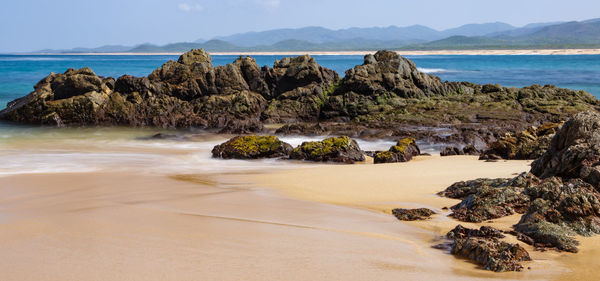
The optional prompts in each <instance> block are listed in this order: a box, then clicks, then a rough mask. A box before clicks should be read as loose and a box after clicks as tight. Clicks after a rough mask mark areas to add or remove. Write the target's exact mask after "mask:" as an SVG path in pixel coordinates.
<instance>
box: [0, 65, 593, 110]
mask: <svg viewBox="0 0 600 281" xmlns="http://www.w3.org/2000/svg"><path fill="white" fill-rule="evenodd" d="M253 57H254V58H255V59H256V61H257V63H258V64H259V65H270V66H271V65H273V62H274V61H275V60H277V59H280V58H282V57H284V56H266V55H263V56H253ZM407 57H408V58H409V59H411V60H413V61H414V62H415V63H416V65H417V67H419V68H420V69H421V70H422V71H424V72H427V73H430V74H434V75H437V76H439V77H440V78H442V79H443V80H448V81H469V82H473V83H480V84H486V83H493V84H496V83H497V84H500V85H503V86H520V87H522V86H527V85H531V84H541V85H544V84H554V85H557V86H560V87H565V88H571V89H577V90H585V91H588V92H590V93H592V94H593V95H595V96H596V97H600V55H560V56H546V55H506V56H504V55H498V56H479V55H464V56H462V55H461V56H407ZM235 58H236V56H213V63H214V65H224V64H227V63H230V62H232V61H233V60H234V59H235ZM171 59H173V60H176V59H177V56H129V55H128V56H112V55H111V56H107V55H93V56H88V55H50V56H42V55H36V56H28V55H0V109H2V108H4V107H6V103H7V102H9V101H11V100H13V99H16V98H18V97H21V96H24V95H26V94H28V93H29V92H31V91H32V90H33V85H35V84H36V83H37V82H38V81H39V80H40V79H42V78H44V77H45V76H47V75H48V74H49V73H50V72H64V71H65V70H66V69H68V68H81V67H86V66H89V67H91V68H92V69H93V70H94V71H95V72H96V74H98V75H102V76H112V77H115V78H116V77H118V76H120V75H123V74H129V75H133V76H145V75H148V74H150V73H151V72H152V70H154V69H156V68H157V67H159V66H160V65H162V64H163V63H165V62H166V61H168V60H171ZM315 59H316V60H317V62H318V63H319V64H321V65H323V66H325V67H327V68H330V69H333V70H335V71H337V72H338V73H339V74H340V75H341V76H343V75H344V72H345V71H346V70H347V69H349V68H352V67H354V66H355V65H357V64H362V61H363V57H362V56H346V55H343V56H331V55H328V56H315Z"/></svg>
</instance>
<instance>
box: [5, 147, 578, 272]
mask: <svg viewBox="0 0 600 281" xmlns="http://www.w3.org/2000/svg"><path fill="white" fill-rule="evenodd" d="M480 166H482V167H481V168H478V167H480ZM526 166H527V163H526V162H512V161H511V162H498V163H483V162H480V161H476V160H474V159H472V158H461V157H452V158H447V159H443V161H441V160H440V158H439V157H437V158H435V157H434V158H422V159H419V160H416V161H414V162H410V163H407V164H406V165H402V164H390V165H360V164H359V165H353V166H343V165H327V166H323V165H320V166H318V167H316V168H301V169H295V170H280V171H278V172H269V171H261V172H258V173H250V172H244V173H243V174H241V173H236V174H231V173H230V174H215V173H212V174H208V175H201V174H186V175H172V176H164V175H159V174H156V175H153V174H149V173H133V172H127V173H116V172H90V173H88V172H81V173H76V174H63V173H55V174H29V175H12V176H4V177H0V261H2V262H1V263H0V272H2V278H1V279H2V280H41V279H43V280H199V279H204V280H397V279H398V278H400V279H402V280H423V279H426V280H442V279H443V280H506V279H515V280H547V279H551V278H559V276H560V274H563V273H567V272H568V269H567V268H566V267H564V266H563V265H562V264H561V263H559V262H557V261H555V259H549V260H546V261H539V260H537V261H535V262H533V263H528V264H527V265H526V266H528V265H530V266H532V269H531V270H526V271H524V272H509V273H501V274H498V273H493V272H488V271H483V270H481V269H479V267H478V266H477V265H475V264H473V263H470V262H468V261H465V260H462V259H458V258H455V257H453V256H451V255H449V254H448V253H446V252H444V251H441V250H436V249H433V248H431V245H432V244H434V243H436V242H438V241H439V233H440V231H438V230H434V229H431V228H428V227H422V225H419V224H417V223H401V222H398V221H397V220H396V219H395V218H394V217H393V216H391V215H389V214H386V213H385V212H383V211H384V210H387V209H388V206H406V207H409V206H415V205H429V204H431V205H433V206H444V205H447V204H448V203H451V202H450V201H445V200H447V199H437V197H436V196H434V195H431V194H429V193H430V191H437V189H438V185H441V184H446V182H452V181H455V180H456V179H462V178H461V177H463V176H466V175H468V177H469V178H472V177H478V176H510V175H511V174H513V173H516V172H519V171H521V170H523V169H524V168H526ZM457 171H461V173H462V174H460V173H459V174H456V173H457ZM424 176H425V179H424ZM361 186H362V187H361ZM264 187H268V189H265V188H264ZM292 187H293V188H292ZM394 187H400V189H399V190H395V188H394ZM271 188H273V189H275V190H277V192H273V191H271ZM304 188H306V189H309V190H310V192H308V191H306V192H304V191H302V192H301V191H299V190H296V189H304ZM291 189H294V192H292V191H291ZM361 190H362V191H361ZM282 194H284V195H286V196H282ZM309 194H314V196H312V195H311V196H309ZM427 194H429V195H427ZM326 198H330V200H325V199H326ZM301 199H304V200H301ZM322 202H327V203H335V204H337V205H332V204H325V203H322ZM402 202H403V203H402ZM374 210H375V211H374ZM439 220H440V226H439V227H440V228H447V225H446V224H445V223H444V220H447V219H444V217H443V216H439ZM428 223H430V222H424V223H423V224H428ZM434 225H435V224H434ZM534 258H536V255H534Z"/></svg>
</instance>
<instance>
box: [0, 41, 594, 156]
mask: <svg viewBox="0 0 600 281" xmlns="http://www.w3.org/2000/svg"><path fill="white" fill-rule="evenodd" d="M598 105H599V103H598V100H596V99H595V98H594V97H593V96H591V95H590V94H589V93H586V92H582V91H571V90H567V89H559V88H557V87H554V86H538V85H533V86H530V87H525V88H507V87H501V86H499V85H476V84H472V83H468V82H442V81H441V80H440V79H439V78H438V77H435V76H432V75H428V74H424V73H422V72H419V71H418V69H417V68H416V67H415V65H414V63H412V62H411V61H409V60H407V59H405V58H403V57H401V56H399V55H398V54H396V53H394V52H388V51H379V52H377V53H376V54H374V55H367V56H365V58H364V63H363V64H362V65H358V66H356V67H354V68H352V69H350V70H348V71H347V72H346V75H345V77H344V78H343V79H342V80H340V79H339V77H338V75H337V74H336V73H335V72H334V71H332V70H329V69H326V68H324V67H322V66H320V65H318V64H317V63H316V61H315V60H314V59H313V58H311V57H310V56H299V57H293V58H283V59H281V60H278V61H276V62H275V63H274V64H273V67H267V66H264V67H259V66H258V65H257V64H256V62H255V60H254V59H252V58H250V57H240V58H238V59H236V60H235V61H234V62H233V63H231V64H228V65H223V66H216V67H215V66H213V65H212V59H211V57H210V55H209V54H208V53H206V52H204V51H203V50H192V51H190V52H187V53H185V54H183V55H182V56H181V57H180V58H179V59H178V60H177V61H169V62H166V63H165V64H163V65H162V66H161V67H160V68H158V69H156V70H155V71H153V72H152V73H151V74H150V75H148V77H133V76H127V75H126V76H122V77H120V78H118V79H116V80H115V79H113V78H110V77H108V78H104V77H100V76H97V75H96V74H94V73H93V72H92V71H91V70H90V69H87V68H86V69H80V70H72V69H71V70H68V71H66V72H65V73H63V74H51V75H49V76H48V77H46V78H45V79H43V80H42V81H40V82H39V83H38V84H37V85H36V86H35V89H34V91H33V92H32V93H31V94H29V95H27V96H26V97H23V98H20V99H17V100H15V101H13V102H11V103H9V105H8V107H7V108H6V109H5V110H3V111H1V112H0V119H3V120H11V121H16V122H22V123H32V124H52V125H64V126H79V125H125V126H157V127H197V128H201V129H215V130H217V131H224V132H234V133H246V132H255V131H262V130H263V129H264V127H263V125H264V124H265V123H287V124H288V125H289V126H291V127H286V128H285V129H284V128H282V130H284V131H285V130H286V129H287V131H288V132H292V131H295V130H297V131H298V132H300V133H301V134H310V133H313V132H316V131H318V130H320V129H323V130H324V131H329V133H330V134H332V135H349V136H353V137H358V136H360V137H378V138H381V137H394V138H399V137H408V136H410V137H414V138H417V139H419V140H426V141H435V142H447V143H453V144H457V145H461V146H462V145H468V144H472V145H475V146H476V147H483V146H485V145H487V144H488V143H490V142H493V141H495V140H496V139H498V138H501V137H502V136H504V133H506V132H518V131H522V130H524V129H526V128H527V126H529V125H531V124H543V123H547V122H560V121H562V120H565V119H566V118H567V117H568V116H569V115H572V114H574V113H577V112H581V111H583V110H588V109H596V108H598ZM307 122H308V123H309V124H308V125H306V126H305V124H304V123H307ZM315 123H318V124H324V123H327V124H328V125H327V126H324V127H322V128H315V127H314V126H313V124H315ZM448 124H450V125H448ZM313 129H314V131H313ZM448 131H450V132H448Z"/></svg>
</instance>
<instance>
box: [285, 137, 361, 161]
mask: <svg viewBox="0 0 600 281" xmlns="http://www.w3.org/2000/svg"><path fill="white" fill-rule="evenodd" d="M290 159H296V160H309V161H317V162H340V163H348V164H352V163H354V162H357V161H359V162H360V161H364V160H365V156H364V154H363V152H362V150H361V149H360V147H359V146H358V143H357V142H356V141H355V140H353V139H351V138H349V137H347V136H341V137H331V138H326V139H324V140H322V141H309V142H303V143H302V144H301V145H300V146H298V147H296V148H294V150H292V152H291V153H290Z"/></svg>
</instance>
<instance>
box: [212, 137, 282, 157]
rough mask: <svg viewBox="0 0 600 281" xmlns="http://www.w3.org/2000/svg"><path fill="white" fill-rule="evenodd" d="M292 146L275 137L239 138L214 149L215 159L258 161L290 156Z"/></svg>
mask: <svg viewBox="0 0 600 281" xmlns="http://www.w3.org/2000/svg"><path fill="white" fill-rule="evenodd" d="M291 150H292V146H291V145H289V144H288V143H285V142H282V141H280V140H279V139H278V138H277V137H275V136H255V135H251V136H238V137H234V138H232V139H230V140H228V141H227V142H225V143H223V144H220V145H217V146H215V147H214V148H213V150H212V154H213V157H215V158H225V159H230V158H236V159H258V158H276V157H285V156H287V155H289V153H290V151H291Z"/></svg>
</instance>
